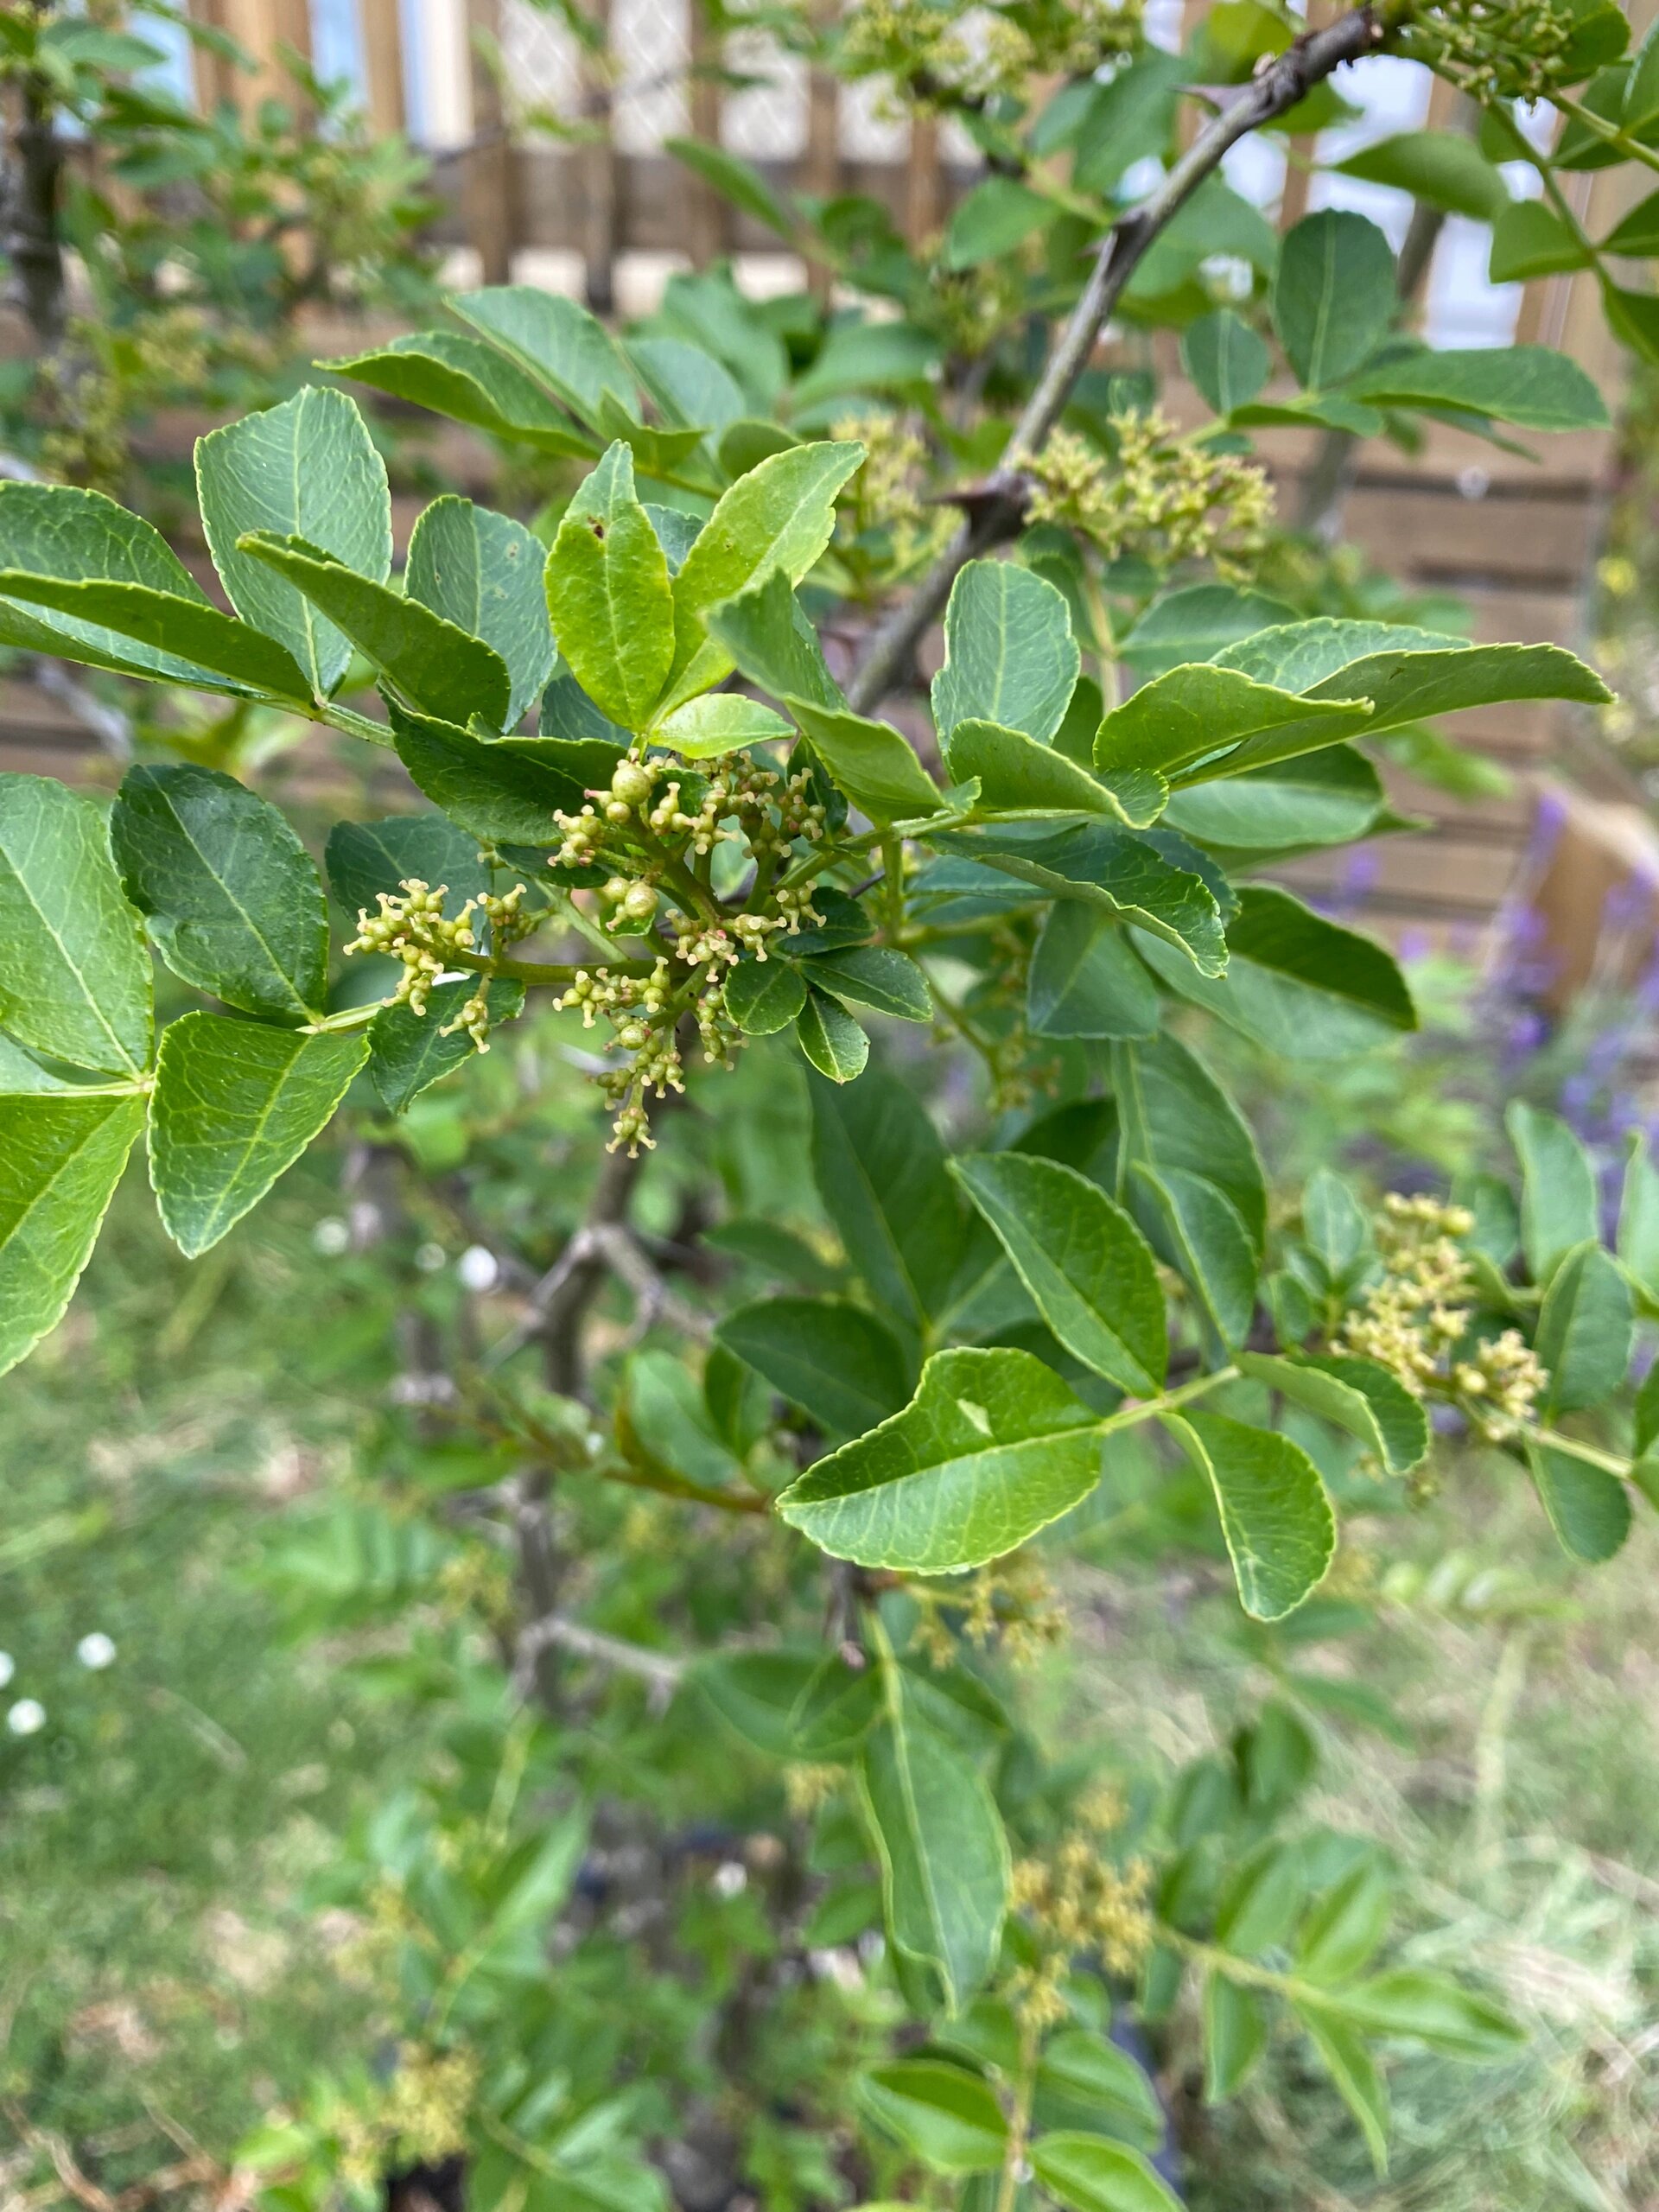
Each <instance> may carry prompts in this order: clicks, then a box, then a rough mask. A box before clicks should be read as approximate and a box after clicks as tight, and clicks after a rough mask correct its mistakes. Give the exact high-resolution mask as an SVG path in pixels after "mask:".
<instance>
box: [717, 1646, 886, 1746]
mask: <svg viewBox="0 0 1659 2212" xmlns="http://www.w3.org/2000/svg"><path fill="white" fill-rule="evenodd" d="M690 1680H691V1681H693V1682H694V1683H695V1684H696V1688H697V1689H698V1690H699V1691H701V1693H702V1695H703V1697H704V1698H705V1699H707V1700H708V1702H709V1705H710V1706H712V1707H713V1708H714V1710H715V1713H718V1714H719V1716H720V1718H721V1719H722V1720H723V1721H724V1722H725V1723H726V1725H727V1726H728V1728H730V1729H731V1730H732V1732H734V1734H735V1735H738V1736H741V1738H742V1739H743V1741H744V1742H745V1743H747V1744H752V1745H753V1746H754V1748H755V1749H756V1750H757V1751H764V1752H766V1755H767V1757H768V1758H775V1759H788V1760H791V1761H804V1762H806V1763H808V1764H817V1763H818V1762H820V1761H840V1760H842V1759H846V1758H851V1757H852V1756H853V1754H854V1753H855V1751H857V1749H858V1747H859V1745H860V1744H861V1742H862V1741H863V1739H864V1737H865V1735H866V1734H867V1733H868V1730H869V1727H870V1725H871V1723H872V1722H873V1721H874V1719H875V1717H876V1714H877V1713H878V1712H879V1711H880V1708H881V1702H882V1697H881V1678H880V1673H879V1671H878V1670H877V1669H875V1668H874V1667H867V1668H865V1669H864V1670H863V1672H862V1673H861V1674H855V1673H854V1672H853V1669H851V1668H850V1667H849V1666H848V1665H847V1663H846V1662H845V1661H844V1660H842V1659H838V1658H836V1657H834V1656H831V1655H830V1654H828V1653H825V1652H823V1651H720V1652H712V1653H710V1654H709V1656H707V1657H705V1658H702V1659H699V1660H698V1661H697V1662H696V1664H695V1665H694V1666H693V1667H692V1669H691V1671H690Z"/></svg>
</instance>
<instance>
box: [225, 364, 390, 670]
mask: <svg viewBox="0 0 1659 2212" xmlns="http://www.w3.org/2000/svg"><path fill="white" fill-rule="evenodd" d="M196 490H197V495H198V497H199V499H200V502H201V519H202V526H203V528H204V529H205V531H207V544H208V549H209V550H210V551H211V552H212V554H213V566H214V567H215V568H216V569H218V570H219V575H220V577H221V579H222V580H223V582H224V585H225V588H226V591H227V592H228V593H229V594H230V597H231V604H232V606H233V607H235V609H236V611H237V613H238V614H239V615H240V616H241V617H242V619H243V620H244V621H245V622H251V624H252V625H253V626H254V628H255V629H257V630H263V631H264V633H265V635H266V636H267V637H269V638H275V639H277V642H278V643H279V644H281V645H285V646H286V647H287V648H288V650H289V652H290V653H291V654H292V655H293V656H294V658H295V659H296V661H297V662H298V663H299V664H300V667H301V668H302V671H304V673H305V677H306V679H307V682H308V684H309V685H310V687H311V689H312V690H314V691H315V693H316V694H317V696H319V697H326V696H327V694H328V693H329V692H331V691H332V690H334V686H335V685H336V684H337V683H339V681H340V677H342V676H343V675H344V674H345V673H346V664H347V662H348V661H349V660H350V659H351V657H352V648H351V643H350V640H349V639H347V638H346V635H345V633H344V632H343V631H341V630H339V629H337V628H336V627H335V626H334V624H333V623H332V622H330V621H329V620H327V618H326V616H324V615H323V614H322V613H321V612H320V611H319V610H318V608H317V607H315V606H314V605H313V603H312V602H311V601H310V600H309V599H308V598H307V597H306V595H305V594H304V593H303V592H302V591H299V590H297V589H296V588H295V586H294V585H293V584H292V583H291V582H289V581H288V580H287V579H286V578H285V577H283V576H281V575H277V573H276V571H275V570H274V569H271V568H270V567H269V566H268V565H267V564H266V563H264V562H262V561H258V560H256V559H255V558H254V557H253V556H251V554H248V553H245V552H243V551H241V550H239V548H238V540H239V539H240V538H242V537H244V536H245V535H246V534H248V533H249V532H251V531H264V532H268V533H269V534H270V535H272V536H274V537H278V538H282V537H289V536H294V537H302V538H303V539H304V540H305V542H306V543H307V544H308V545H315V546H317V547H319V548H320V549H321V551H322V552H323V553H325V554H327V555H329V556H332V557H333V558H334V560H336V561H340V562H343V563H345V565H346V567H347V568H348V569H354V570H355V571H356V573H357V574H358V575H361V576H366V577H368V578H369V579H370V580H371V582H376V583H384V582H385V580H386V578H387V577H388V576H389V575H391V493H390V492H389V491H388V490H387V488H386V467H385V462H384V461H382V460H381V458H380V455H379V454H378V452H377V451H376V449H375V445H374V441H373V439H372V438H371V437H370V435H369V433H368V428H367V425H366V424H365V423H364V420H363V417H362V416H361V415H359V412H358V410H357V408H356V406H355V405H354V404H353V402H352V401H351V400H350V399H348V398H347V397H346V395H345V393H344V392H341V391H323V390H322V389H321V387H320V386H318V385H306V386H305V387H304V388H303V389H302V391H297V392H296V393H295V395H294V397H293V398H292V399H289V400H284V401H283V404H282V405H281V406H280V407H271V408H267V409H266V410H265V411H264V413H263V414H260V415H246V416H243V418H242V420H241V421H240V422H239V423H227V424H226V427H225V428H224V429H222V430H212V431H210V432H209V433H208V435H207V436H206V437H205V438H199V439H198V440H197V442H196Z"/></svg>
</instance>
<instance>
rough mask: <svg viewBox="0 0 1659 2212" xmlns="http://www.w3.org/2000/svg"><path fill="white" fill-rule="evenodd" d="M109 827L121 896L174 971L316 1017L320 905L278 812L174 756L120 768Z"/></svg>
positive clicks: (322, 929) (321, 951) (300, 851)
mask: <svg viewBox="0 0 1659 2212" xmlns="http://www.w3.org/2000/svg"><path fill="white" fill-rule="evenodd" d="M111 836H112V841H113V844H114V849H115V858H116V861H117V864H118V867H119V868H120V870H121V874H122V878H123V880H124V882H125V885H126V889H127V895H128V897H129V898H130V899H131V900H132V902H133V904H134V906H137V907H138V908H139V909H140V910H141V911H142V912H143V913H145V914H147V915H148V916H149V930H150V935H151V937H152V938H154V939H155V941H156V945H157V947H158V948H159V950H160V951H161V954H162V958H163V959H164V960H165V961H166V962H167V964H168V967H169V968H171V969H173V971H174V973H175V975H178V976H182V977H183V978H184V980H185V982H187V983H194V984H195V986H196V987H197V988H198V989H200V990H204V991H211V992H212V993H213V996H214V997H215V998H218V999H222V1000H223V1001H225V1003H226V1006H234V1007H241V1008H242V1009H243V1011H244V1012H245V1013H247V1014H265V1015H268V1016H270V1018H271V1019H272V1020H277V1021H288V1022H302V1021H312V1020H315V1019H316V1018H317V1016H318V1015H319V1014H321V1011H322V1008H323V1002H324V997H325V994H326V991H327V980H328V916H327V906H326V903H325V901H324V899H323V893H322V880H321V877H320V876H319V875H318V874H317V868H316V863H315V861H313V859H312V858H311V855H309V853H308V852H307V851H306V849H305V847H304V846H303V845H302V843H301V842H300V841H299V839H298V837H297V836H296V835H295V833H294V830H293V829H292V828H291V827H290V825H289V821H288V818H287V817H286V816H285V815H283V814H282V813H281V812H280V811H279V810H277V808H276V807H274V806H272V805H271V804H270V801H269V800H268V799H263V798H259V797H258V796H257V793H255V792H253V791H249V790H247V789H246V787H245V785H241V784H238V782H237V781H236V779H235V778H234V777H233V776H226V775H224V774H222V773H221V772H219V770H218V769H217V768H201V767H198V766H195V765H194V763H189V762H181V763H179V764H178V765H176V766H160V767H153V768H152V767H137V768H131V769H129V770H128V772H127V775H126V778H125V779H124V782H123V784H122V785H121V792H120V796H119V798H118V799H117V800H116V803H115V811H114V814H113V816H112V817H111Z"/></svg>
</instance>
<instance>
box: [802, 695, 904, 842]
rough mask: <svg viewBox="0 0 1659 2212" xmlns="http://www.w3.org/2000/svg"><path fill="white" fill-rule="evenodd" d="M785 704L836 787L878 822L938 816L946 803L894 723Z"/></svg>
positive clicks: (805, 703) (804, 704) (847, 711)
mask: <svg viewBox="0 0 1659 2212" xmlns="http://www.w3.org/2000/svg"><path fill="white" fill-rule="evenodd" d="M784 703H785V705H786V706H787V707H788V709H789V711H790V713H791V715H794V717H795V719H796V721H798V723H799V724H800V726H801V728H802V729H803V730H804V732H805V733H806V736H807V739H808V741H809V742H810V745H811V747H812V750H813V751H814V753H817V756H818V758H819V760H822V761H823V765H824V766H825V768H827V769H828V771H829V774H830V776H831V777H832V778H833V779H834V780H835V782H836V785H838V786H839V787H840V789H841V790H842V791H844V792H845V793H846V794H847V797H848V798H849V799H850V800H851V801H852V803H853V804H854V805H855V806H856V807H860V808H861V809H862V810H863V811H864V812H865V813H866V814H868V816H869V817H870V819H871V820H872V821H873V822H906V821H916V820H924V819H925V818H926V817H928V816H930V815H935V814H937V813H938V811H939V810H940V808H941V806H942V805H943V804H944V802H943V800H942V799H941V798H940V796H939V793H938V789H937V788H936V787H935V785H934V783H933V779H932V778H931V776H930V775H929V774H928V772H927V771H926V769H925V768H924V767H923V766H922V764H921V762H920V761H919V760H918V759H917V757H916V751H915V747H913V746H912V744H911V742H910V740H909V739H908V738H906V737H902V736H900V734H899V732H898V731H897V730H896V729H894V728H893V725H892V724H891V723H890V722H874V721H868V720H867V719H866V718H865V716H864V715H855V714H854V713H853V712H852V711H851V710H850V709H847V708H842V709H829V708H827V707H815V706H814V705H812V703H811V702H810V701H809V700H806V699H802V698H798V697H794V696H791V697H789V698H787V699H786V700H785V702H784Z"/></svg>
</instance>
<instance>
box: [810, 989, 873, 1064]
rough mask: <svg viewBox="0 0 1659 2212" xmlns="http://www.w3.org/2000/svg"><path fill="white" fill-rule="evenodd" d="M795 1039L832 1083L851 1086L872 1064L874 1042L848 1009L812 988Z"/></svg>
mask: <svg viewBox="0 0 1659 2212" xmlns="http://www.w3.org/2000/svg"><path fill="white" fill-rule="evenodd" d="M795 1038H796V1042H797V1043H798V1045H799V1046H800V1048H801V1050H802V1052H804V1053H805V1055H806V1057H807V1058H808V1059H809V1060H810V1062H811V1063H812V1065H813V1066H814V1067H815V1068H816V1069H817V1071H818V1073H819V1074H820V1075H822V1076H828V1077H829V1080H830V1082H831V1083H851V1082H853V1081H854V1080H855V1078H856V1077H859V1076H861V1075H862V1074H863V1072H864V1070H865V1068H866V1067H867V1066H868V1064H869V1058H870V1040H869V1039H868V1037H867V1036H866V1034H865V1033H864V1032H863V1030H861V1028H860V1027H859V1026H858V1024H857V1022H855V1020H853V1017H852V1015H851V1014H849V1013H848V1011H847V1009H846V1007H843V1006H842V1005H840V1004H839V1003H838V1002H837V1001H836V1000H834V999H831V998H826V997H825V996H824V995H823V992H822V991H814V990H810V989H809V990H808V992H807V995H806V1004H805V1005H804V1007H802V1008H801V1010H800V1012H799V1014H797V1015H796V1017H795Z"/></svg>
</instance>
